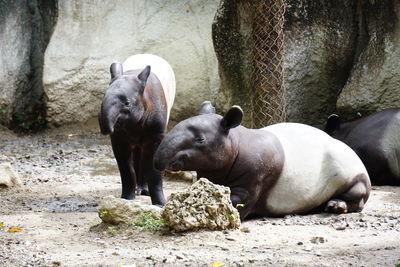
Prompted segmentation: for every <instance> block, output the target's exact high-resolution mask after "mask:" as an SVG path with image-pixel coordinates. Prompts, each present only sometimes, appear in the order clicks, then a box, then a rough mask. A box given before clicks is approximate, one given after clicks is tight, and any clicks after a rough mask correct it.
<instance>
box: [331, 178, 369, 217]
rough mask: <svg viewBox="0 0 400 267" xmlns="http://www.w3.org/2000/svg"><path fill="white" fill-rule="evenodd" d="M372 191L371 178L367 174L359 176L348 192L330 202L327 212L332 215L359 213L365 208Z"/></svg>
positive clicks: (345, 191)
mask: <svg viewBox="0 0 400 267" xmlns="http://www.w3.org/2000/svg"><path fill="white" fill-rule="evenodd" d="M370 191H371V183H370V181H369V178H368V177H367V176H366V175H365V174H359V175H357V176H356V177H355V178H354V180H353V182H352V183H351V185H350V187H349V188H348V189H347V190H344V192H343V193H340V194H339V195H337V196H336V197H335V198H334V199H331V200H329V201H328V203H327V205H326V208H325V211H327V212H332V213H348V212H359V211H361V210H362V209H363V208H364V204H365V202H366V201H367V200H368V197H369V193H370Z"/></svg>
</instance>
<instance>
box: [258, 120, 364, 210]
mask: <svg viewBox="0 0 400 267" xmlns="http://www.w3.org/2000/svg"><path fill="white" fill-rule="evenodd" d="M262 130H265V131H269V132H271V133H273V134H274V135H275V136H276V137H277V138H278V139H279V141H280V142H281V144H282V147H283V150H284V153H285V163H284V166H283V170H282V173H281V175H280V177H279V179H278V182H277V183H276V185H275V186H274V187H273V188H272V190H271V193H270V194H269V196H268V199H267V201H266V205H267V208H268V209H269V210H270V211H272V212H274V213H275V214H290V213H299V212H303V211H306V210H307V209H310V208H313V207H314V208H316V207H318V206H319V205H321V204H322V203H324V202H326V201H328V200H329V199H331V197H332V196H333V194H334V193H335V192H336V190H338V189H339V188H341V187H342V186H344V185H345V184H346V183H348V182H350V181H351V180H352V179H353V178H354V177H355V176H356V175H358V174H360V173H364V174H366V175H367V176H368V174H367V171H366V169H365V167H364V165H363V164H362V162H361V160H360V159H359V157H358V156H357V155H356V153H355V152H354V151H353V150H352V149H351V148H350V147H348V146H347V145H345V144H344V143H342V142H341V141H338V140H336V139H333V138H331V137H330V136H329V135H327V134H326V133H325V132H323V131H321V130H319V129H317V128H314V127H311V126H307V125H304V124H299V123H280V124H275V125H272V126H268V127H265V128H263V129H262Z"/></svg>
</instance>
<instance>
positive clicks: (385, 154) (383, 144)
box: [325, 108, 400, 185]
mask: <svg viewBox="0 0 400 267" xmlns="http://www.w3.org/2000/svg"><path fill="white" fill-rule="evenodd" d="M325 132H327V133H328V134H329V135H331V136H332V137H334V138H336V139H338V140H340V141H342V142H344V143H346V144H347V145H348V146H350V147H351V148H352V149H353V150H354V151H355V152H356V153H357V155H358V156H359V157H360V159H361V160H362V162H363V163H364V165H365V167H366V168H367V171H368V174H369V177H370V179H371V182H372V184H376V185H400V109H399V108H392V109H386V110H382V111H379V112H377V113H374V114H372V115H369V116H366V117H362V118H359V119H356V120H354V121H350V122H343V123H341V121H340V118H339V116H338V115H336V114H332V115H331V116H329V118H328V120H327V123H326V126H325Z"/></svg>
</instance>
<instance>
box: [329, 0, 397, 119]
mask: <svg viewBox="0 0 400 267" xmlns="http://www.w3.org/2000/svg"><path fill="white" fill-rule="evenodd" d="M359 2H360V3H359V4H358V6H357V17H358V36H359V40H358V42H357V47H356V49H357V50H356V58H355V61H354V65H353V68H352V70H351V74H350V77H349V79H348V81H347V83H346V85H345V86H344V88H343V90H342V91H341V93H340V96H339V99H338V101H337V109H338V111H339V113H340V114H341V115H343V116H344V117H345V118H347V119H352V118H354V117H355V115H356V113H357V112H360V113H361V114H362V115H367V114H370V113H373V112H375V111H377V110H382V109H385V108H388V107H400V1H398V0H397V1H396V0H393V1H359Z"/></svg>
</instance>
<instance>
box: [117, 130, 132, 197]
mask: <svg viewBox="0 0 400 267" xmlns="http://www.w3.org/2000/svg"><path fill="white" fill-rule="evenodd" d="M111 145H112V149H113V152H114V156H115V159H116V161H117V164H118V169H119V172H120V175H121V183H122V194H121V198H124V199H134V198H135V188H136V173H135V169H134V167H133V153H132V150H131V148H130V146H129V145H128V144H126V143H124V142H121V141H120V140H118V138H113V137H112V136H111Z"/></svg>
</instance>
